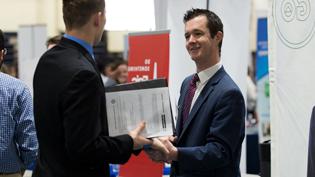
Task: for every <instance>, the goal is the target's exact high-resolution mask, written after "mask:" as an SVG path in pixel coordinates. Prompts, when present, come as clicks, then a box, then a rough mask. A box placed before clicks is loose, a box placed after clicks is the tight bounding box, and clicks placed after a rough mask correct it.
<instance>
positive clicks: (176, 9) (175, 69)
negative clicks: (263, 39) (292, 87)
mask: <svg viewBox="0 0 315 177" xmlns="http://www.w3.org/2000/svg"><path fill="white" fill-rule="evenodd" d="M165 3H167V4H165ZM159 6H163V7H164V8H166V10H165V9H163V10H161V9H157V8H155V10H156V12H155V14H156V15H157V16H159V17H161V18H164V20H161V19H160V20H156V21H157V22H159V24H157V26H156V29H159V30H163V29H165V28H163V27H164V26H165V24H166V29H169V30H170V31H171V32H170V77H169V78H170V80H169V89H170V95H171V101H172V104H173V105H172V106H173V108H175V104H176V103H177V101H178V97H179V90H180V86H181V83H182V81H183V79H184V78H185V77H187V76H188V75H190V74H192V73H194V72H196V71H195V64H194V62H193V61H192V60H191V59H190V57H189V55H188V53H187V51H186V49H185V38H184V24H183V15H184V14H185V12H186V11H187V10H189V9H191V8H192V7H194V8H207V0H198V1H191V0H171V1H166V0H156V1H155V7H159ZM209 8H210V10H212V11H214V12H215V13H217V14H218V15H219V16H220V18H221V20H222V21H223V24H224V39H223V46H222V57H221V59H222V62H223V65H224V67H225V69H226V70H227V72H228V73H229V74H230V75H231V77H232V78H233V79H234V81H235V82H236V83H237V84H238V86H239V87H240V88H241V90H242V93H243V95H244V98H245V97H246V94H245V93H246V74H247V65H248V63H247V62H248V57H249V20H250V0H242V1H239V0H211V1H210V4H209ZM165 12H166V13H165ZM165 14H166V15H165ZM165 18H166V19H165ZM163 25H164V26H163ZM245 99H246V98H245ZM173 110H176V109H173ZM174 115H177V113H176V112H174ZM244 142H245V141H244ZM245 152H246V151H245V143H243V152H242V160H241V170H242V172H243V173H244V172H245V164H246V163H245V160H246V159H245Z"/></svg>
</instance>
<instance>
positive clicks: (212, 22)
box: [183, 8, 223, 55]
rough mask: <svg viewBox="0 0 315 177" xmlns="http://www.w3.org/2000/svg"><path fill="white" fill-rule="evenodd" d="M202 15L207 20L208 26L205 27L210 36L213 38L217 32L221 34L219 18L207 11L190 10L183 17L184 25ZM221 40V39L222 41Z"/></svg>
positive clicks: (221, 24)
mask: <svg viewBox="0 0 315 177" xmlns="http://www.w3.org/2000/svg"><path fill="white" fill-rule="evenodd" d="M200 15H204V16H205V17H206V18H207V21H208V24H207V27H208V29H209V32H210V35H211V37H212V38H213V37H214V36H215V35H216V34H217V33H218V32H219V31H221V32H222V33H223V23H222V21H221V19H220V18H219V16H217V15H216V14H215V13H214V12H212V11H210V10H208V9H194V8H192V9H190V10H188V11H187V12H186V14H185V15H184V19H183V21H184V23H186V22H188V21H189V20H191V19H193V18H195V17H197V16H200ZM222 40H223V39H222ZM222 40H221V42H220V43H219V45H218V47H219V54H220V55H221V47H222Z"/></svg>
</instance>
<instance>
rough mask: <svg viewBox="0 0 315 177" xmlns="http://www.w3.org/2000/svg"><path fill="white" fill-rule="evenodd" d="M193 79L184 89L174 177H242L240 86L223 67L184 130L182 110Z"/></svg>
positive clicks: (208, 86) (203, 94)
mask: <svg viewBox="0 0 315 177" xmlns="http://www.w3.org/2000/svg"><path fill="white" fill-rule="evenodd" d="M191 78H192V76H189V77H187V78H186V79H185V80H184V81H183V83H182V86H181V91H180V98H179V104H178V105H179V107H178V114H179V115H178V119H177V127H176V133H175V134H176V136H177V137H178V139H177V142H176V146H177V148H178V161H175V162H173V163H172V170H171V176H177V177H179V176H180V177H240V171H239V162H240V156H241V147H242V142H243V139H244V134H245V122H244V121H245V104H244V98H243V96H242V93H241V91H240V89H239V88H238V86H237V85H236V84H235V83H234V81H233V80H232V79H231V78H230V76H229V75H228V74H227V73H226V72H225V70H224V68H223V67H222V68H221V69H219V70H218V71H217V72H216V73H215V75H214V76H213V77H212V78H210V80H209V81H208V83H207V84H206V85H205V87H204V88H203V90H202V92H201V93H200V95H199V97H198V98H197V100H196V102H195V104H194V105H193V108H192V110H191V112H190V114H189V117H188V119H187V120H186V123H185V125H184V126H183V127H182V128H181V127H180V126H179V125H180V122H181V119H182V111H183V110H182V108H183V104H184V97H185V95H186V94H187V90H188V86H189V82H190V80H191Z"/></svg>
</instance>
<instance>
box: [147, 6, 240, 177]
mask: <svg viewBox="0 0 315 177" xmlns="http://www.w3.org/2000/svg"><path fill="white" fill-rule="evenodd" d="M184 24H185V39H186V49H187V51H188V53H189V55H190V56H191V59H192V60H193V61H194V62H195V64H196V73H194V74H193V75H190V76H189V77H187V78H186V79H185V80H184V81H183V83H182V86H181V89H180V98H179V101H178V119H177V124H176V132H175V136H176V137H164V138H160V139H159V140H160V141H161V142H162V143H163V144H164V145H165V146H166V147H167V149H168V151H169V154H163V153H159V152H158V151H156V150H147V151H146V152H147V153H148V155H149V156H150V157H151V159H153V160H155V161H167V162H172V165H171V176H172V177H175V176H178V177H179V176H183V177H215V176H216V177H217V176H219V177H240V176H241V175H240V169H239V164H240V157H241V148H242V142H243V139H244V135H245V104H244V98H243V95H242V93H241V91H240V89H239V88H238V86H237V85H236V84H235V83H234V81H233V80H232V78H231V77H230V76H229V75H228V74H227V73H226V71H225V69H224V67H223V66H222V64H221V61H220V60H221V59H220V57H221V46H222V39H223V24H222V22H221V20H220V18H219V17H218V16H217V15H216V14H215V13H213V12H211V11H209V10H207V9H191V10H188V11H187V12H186V14H185V15H184ZM152 149H154V148H152Z"/></svg>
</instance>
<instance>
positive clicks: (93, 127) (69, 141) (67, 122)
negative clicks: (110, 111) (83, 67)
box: [61, 71, 133, 163]
mask: <svg viewBox="0 0 315 177" xmlns="http://www.w3.org/2000/svg"><path fill="white" fill-rule="evenodd" d="M99 80H100V78H99V76H98V75H97V74H96V73H94V72H91V71H81V72H79V73H77V74H76V75H75V76H74V78H73V79H72V80H71V83H69V85H68V87H67V88H66V89H65V91H64V94H62V97H63V98H61V100H63V101H62V104H61V105H62V110H63V112H62V114H63V116H62V117H63V118H64V120H63V126H64V131H65V133H64V134H65V140H64V141H65V146H66V150H67V153H68V154H69V156H70V158H71V159H73V160H75V161H77V162H82V163H97V162H100V161H104V160H105V161H107V162H110V163H125V162H126V161H127V160H128V159H129V158H130V155H131V153H132V148H133V140H132V138H131V137H130V136H129V135H122V136H117V137H109V136H107V131H108V130H107V128H106V130H105V129H104V126H102V125H104V124H105V126H107V123H104V121H107V120H102V118H101V116H100V115H101V113H100V112H101V111H103V110H104V108H102V105H100V102H101V100H100V99H105V97H103V96H102V94H104V89H103V87H102V86H101V82H100V81H99Z"/></svg>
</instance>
